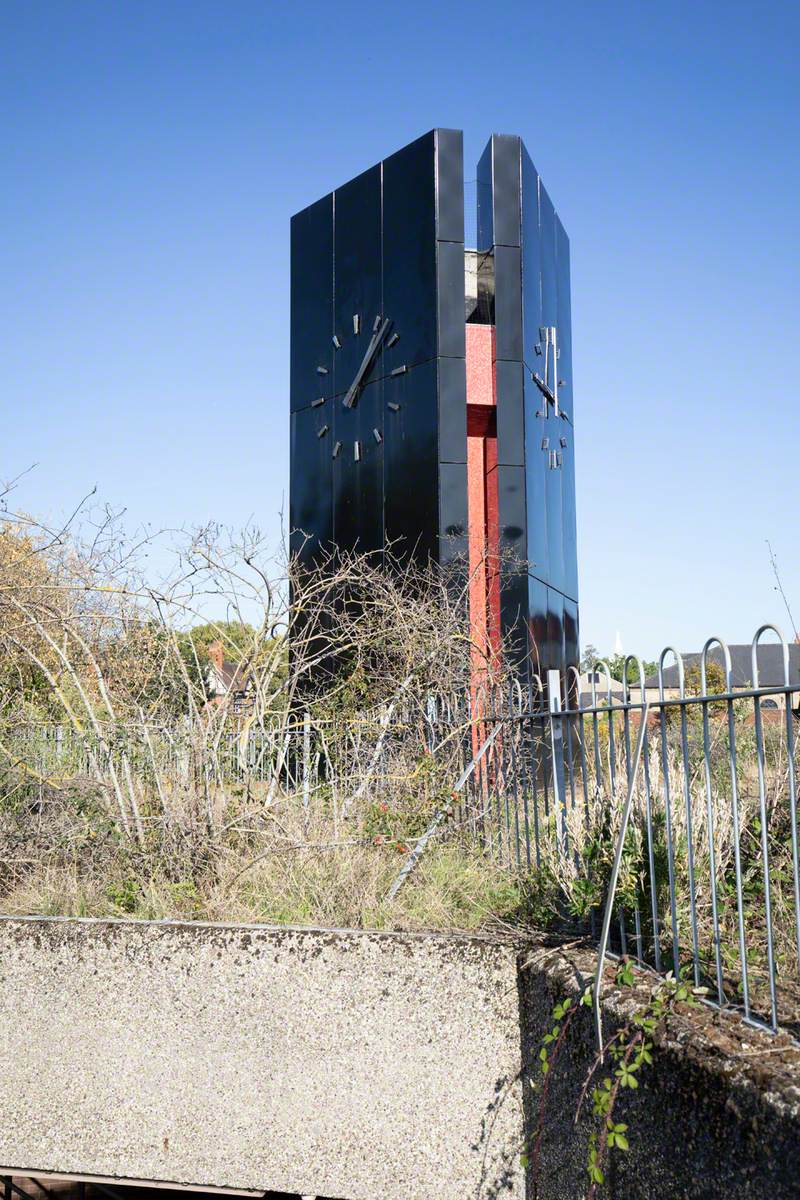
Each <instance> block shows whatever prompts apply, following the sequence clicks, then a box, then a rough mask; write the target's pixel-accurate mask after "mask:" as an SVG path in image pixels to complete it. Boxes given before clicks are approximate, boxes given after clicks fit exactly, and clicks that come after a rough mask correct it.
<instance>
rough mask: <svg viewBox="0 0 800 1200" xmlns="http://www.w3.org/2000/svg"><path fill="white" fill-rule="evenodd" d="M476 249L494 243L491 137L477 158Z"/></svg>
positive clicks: (486, 247)
mask: <svg viewBox="0 0 800 1200" xmlns="http://www.w3.org/2000/svg"><path fill="white" fill-rule="evenodd" d="M477 193H478V196H477V198H478V245H477V249H478V250H491V248H492V246H493V245H494V202H493V200H492V139H491V138H490V139H489V141H488V142H487V143H486V148H485V149H484V151H483V154H482V155H481V157H480V159H479V160H478V184H477Z"/></svg>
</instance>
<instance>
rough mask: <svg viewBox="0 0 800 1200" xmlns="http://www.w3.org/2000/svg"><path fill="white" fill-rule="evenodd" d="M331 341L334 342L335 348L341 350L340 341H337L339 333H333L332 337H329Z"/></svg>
mask: <svg viewBox="0 0 800 1200" xmlns="http://www.w3.org/2000/svg"><path fill="white" fill-rule="evenodd" d="M331 341H332V342H333V344H334V346H335V347H336V349H337V350H341V348H342V343H341V342H340V341H339V335H338V333H335V334H334V335H333V337H332V338H331Z"/></svg>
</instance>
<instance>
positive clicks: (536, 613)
mask: <svg viewBox="0 0 800 1200" xmlns="http://www.w3.org/2000/svg"><path fill="white" fill-rule="evenodd" d="M528 628H529V631H530V654H531V663H532V666H533V670H534V671H535V672H536V673H537V674H538V675H540V676H542V677H543V676H544V672H545V671H546V670H547V664H548V663H549V661H550V650H549V647H548V642H547V585H546V584H544V583H542V581H541V580H540V579H533V578H529V579H528Z"/></svg>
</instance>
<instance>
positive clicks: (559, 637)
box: [547, 588, 566, 670]
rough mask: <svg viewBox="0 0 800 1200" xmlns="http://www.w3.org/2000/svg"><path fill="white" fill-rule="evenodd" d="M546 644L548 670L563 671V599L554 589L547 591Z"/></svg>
mask: <svg viewBox="0 0 800 1200" xmlns="http://www.w3.org/2000/svg"><path fill="white" fill-rule="evenodd" d="M547 643H548V651H549V654H550V662H549V667H548V669H549V670H556V669H558V668H561V669H563V667H564V666H565V665H566V647H565V644H564V597H563V596H562V594H561V592H557V591H556V590H555V588H548V589H547Z"/></svg>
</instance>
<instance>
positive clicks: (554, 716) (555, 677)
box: [547, 671, 568, 854]
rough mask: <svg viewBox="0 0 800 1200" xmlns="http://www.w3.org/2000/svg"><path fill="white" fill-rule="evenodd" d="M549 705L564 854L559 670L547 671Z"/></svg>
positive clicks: (555, 803) (556, 804)
mask: <svg viewBox="0 0 800 1200" xmlns="http://www.w3.org/2000/svg"><path fill="white" fill-rule="evenodd" d="M547 706H548V709H549V712H550V753H551V755H552V759H553V790H554V792H555V795H554V796H553V812H554V813H555V812H557V811H558V810H559V809H560V810H561V836H560V838H559V842H560V844H561V852H562V854H563V853H565V852H566V850H567V846H568V835H567V792H566V778H565V775H564V725H563V721H564V718H563V717H562V715H561V674H560V672H559V671H548V672H547Z"/></svg>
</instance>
